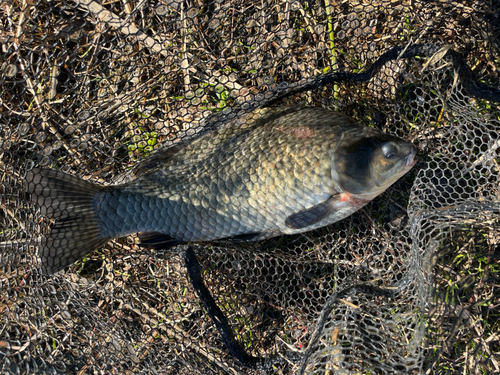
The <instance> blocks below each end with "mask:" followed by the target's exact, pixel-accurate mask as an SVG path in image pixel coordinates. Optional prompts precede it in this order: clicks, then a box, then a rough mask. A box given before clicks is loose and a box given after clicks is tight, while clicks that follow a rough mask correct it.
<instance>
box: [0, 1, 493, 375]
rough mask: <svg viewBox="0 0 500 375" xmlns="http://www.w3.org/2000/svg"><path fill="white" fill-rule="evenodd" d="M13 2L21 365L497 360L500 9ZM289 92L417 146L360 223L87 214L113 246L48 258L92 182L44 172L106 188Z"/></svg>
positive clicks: (462, 369)
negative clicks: (162, 227) (121, 228)
mask: <svg viewBox="0 0 500 375" xmlns="http://www.w3.org/2000/svg"><path fill="white" fill-rule="evenodd" d="M0 9H1V10H0V12H1V18H0V21H1V29H0V30H1V31H0V37H1V39H2V51H1V53H0V63H1V66H0V80H1V81H0V82H1V85H0V134H1V138H0V177H1V185H0V191H1V206H0V207H1V211H0V218H1V219H0V266H1V268H0V368H1V370H2V372H3V373H8V374H34V373H40V374H42V373H43V374H55V373H61V374H101V373H102V374H108V373H113V374H114V373H116V374H131V373H141V374H142V373H146V374H291V373H304V374H383V373H385V374H418V373H422V374H430V373H436V374H441V373H443V374H444V373H450V374H455V373H460V374H486V373H498V372H499V371H500V336H499V334H498V332H499V330H500V320H499V311H500V290H499V285H500V276H499V275H500V245H499V239H500V225H499V223H500V192H499V185H500V182H499V181H500V180H499V178H500V166H499V164H500V151H499V150H500V137H499V129H500V120H499V118H500V117H499V115H500V111H499V108H498V103H499V102H500V92H499V90H498V85H499V75H498V69H499V67H500V64H499V61H500V38H499V35H500V7H499V4H498V3H497V2H495V1H476V2H472V1H463V2H457V1H439V2H421V1H361V0H360V1H334V0H324V1H321V2H316V1H301V2H299V1H291V0H290V1H289V0H284V1H275V0H260V1H252V0H250V1H245V0H235V1H231V2H225V1H220V0H208V1H198V0H186V1H177V0H162V1H145V0H138V1H127V0H124V1H114V2H100V1H92V0H74V1H40V2H36V1H33V0H22V1H12V2H3V3H2V6H1V8H0ZM284 106H292V107H298V106H308V107H328V108H331V109H333V110H336V111H339V112H342V113H344V114H347V115H349V116H351V117H353V118H354V119H356V120H357V121H358V122H359V123H361V124H363V125H366V126H370V127H373V128H377V129H380V130H382V131H383V132H384V133H389V134H392V135H394V136H397V137H399V138H401V139H404V140H406V141H408V142H411V143H412V144H413V145H414V146H415V147H417V148H418V149H419V156H418V162H417V164H416V165H415V166H414V167H413V168H412V169H411V171H410V172H409V173H407V174H406V175H405V176H404V177H402V178H400V179H399V180H398V181H397V182H395V183H394V184H393V185H392V186H391V187H389V188H388V189H387V191H386V192H384V193H383V194H381V195H380V196H378V197H377V198H375V199H373V200H372V201H370V203H368V204H367V205H366V206H364V207H363V208H361V209H360V210H358V211H357V212H355V213H354V214H352V215H350V216H349V217H347V218H346V219H343V220H341V221H337V222H335V223H333V224H331V225H328V226H321V227H319V228H316V229H314V230H312V231H307V232H305V233H301V234H295V235H281V236H276V237H273V238H268V239H263V240H259V241H250V242H235V241H218V242H214V241H211V242H210V241H208V242H194V243H190V244H187V245H186V244H180V245H176V244H173V245H176V246H173V247H169V246H158V245H157V246H152V247H155V248H148V247H144V246H139V245H138V244H139V243H140V242H143V243H144V242H145V241H146V242H147V238H146V239H144V238H141V239H140V238H138V237H137V236H136V235H135V234H132V235H129V236H125V237H123V236H122V237H120V238H116V239H112V240H111V241H109V242H106V241H107V239H106V241H104V242H103V241H98V240H96V238H97V237H96V236H95V234H94V233H93V232H92V230H90V229H88V228H90V227H89V226H87V224H88V223H87V219H88V218H89V217H90V216H91V214H90V211H89V212H87V211H85V212H83V214H82V216H81V222H80V223H79V224H78V225H81V226H79V227H78V228H79V229H82V230H80V231H79V232H78V235H75V236H74V237H71V238H69V239H68V241H74V242H78V243H80V244H82V246H84V245H83V244H86V245H88V244H90V245H92V246H94V245H95V251H92V252H91V253H89V254H85V256H83V255H84V254H81V255H82V256H81V257H79V258H78V259H77V260H76V262H73V261H72V262H71V263H70V264H71V265H70V266H69V267H65V268H64V269H63V270H62V271H60V272H58V273H55V274H50V272H47V271H50V266H49V268H47V263H46V262H47V260H46V255H47V254H45V253H44V252H43V251H44V250H43V248H44V246H45V245H44V244H46V243H47V242H44V241H47V240H46V238H50V237H49V236H50V233H51V231H52V230H54V228H57V225H58V224H57V223H58V222H59V223H61V222H63V223H64V222H65V220H66V219H68V218H70V217H71V215H72V213H73V212H76V211H77V210H78V207H79V206H78V205H79V204H81V205H82V206H83V205H84V204H85V202H87V201H86V200H85V199H87V200H89V199H90V198H85V197H86V196H85V195H84V194H83V193H81V194H80V192H79V190H72V191H70V192H69V193H67V194H68V195H71V196H74V197H76V199H78V202H79V203H78V202H77V203H75V204H74V206H68V207H66V206H64V207H63V208H64V209H65V211H64V212H66V214H57V213H54V212H53V211H54V210H56V209H54V205H53V204H52V203H50V202H55V201H57V200H58V199H60V198H61V196H60V195H57V194H56V195H55V196H46V197H44V199H42V200H40V199H38V198H36V197H35V198H33V196H32V195H36V194H37V188H36V187H34V185H37V184H38V185H37V186H42V185H43V184H45V183H48V182H47V181H46V180H43V178H42V179H40V177H36V176H39V173H40V170H60V171H62V172H65V173H67V174H68V175H73V176H78V177H81V178H83V179H84V180H88V181H90V182H92V183H96V184H97V185H94V184H91V183H90V182H88V183H87V184H86V185H85V184H84V183H82V184H83V186H87V187H90V186H92V188H93V189H96V190H95V191H96V192H97V193H96V194H101V193H100V192H101V191H102V189H106V188H103V186H110V185H113V184H119V183H127V182H130V181H134V178H137V177H140V176H141V174H142V173H143V171H144V169H147V168H150V167H151V168H153V167H156V166H158V165H161V164H162V163H163V162H165V160H167V161H168V160H170V159H169V158H174V159H175V158H176V155H178V154H179V153H181V154H182V152H184V151H183V150H185V148H186V147H189V145H191V144H192V142H196V140H199V139H203V137H207V134H208V136H210V134H212V133H211V132H217V131H218V130H219V129H221V128H222V129H240V128H241V127H242V126H244V124H245V123H247V122H248V121H249V120H248V119H249V118H253V116H256V118H257V119H258V118H259V116H260V114H261V113H263V111H264V110H265V109H266V108H269V107H277V108H281V107H284ZM278 112H279V109H278ZM279 118H280V117H279V116H278V120H279ZM242 124H243V125H242ZM299 135H301V134H299ZM200 137H201V138H200ZM160 148H161V151H160V152H159V153H158V152H155V151H157V150H158V149H160ZM165 150H166V151H165ZM165 154H166V155H168V158H167V157H166V156H165ZM189 155H190V158H191V159H192V160H197V158H199V159H200V160H201V159H202V158H204V157H206V154H205V153H203V152H201V154H193V153H191V154H189ZM178 159H179V158H178ZM181 159H182V158H181ZM190 161H191V160H189V161H187V162H190ZM180 162H182V160H181V161H179V163H180ZM134 166H138V167H135V168H133V167H134ZM39 168H42V169H39ZM44 173H49V172H44ZM54 173H55V172H54ZM190 173H194V174H196V173H197V172H196V169H191V170H190ZM256 173H257V172H256ZM230 178H232V179H234V178H238V176H237V175H235V176H231V177H230ZM67 179H68V180H69V181H73V179H72V178H71V177H67ZM75 180H76V179H75ZM43 181H45V182H43ZM78 181H80V180H78ZM30 183H31V184H32V186H31V187H30ZM189 189H196V187H195V186H194V187H193V186H191V187H190V188H189ZM189 189H188V190H189ZM42 190H43V189H42ZM84 190H85V189H84ZM53 191H57V190H53ZM29 192H32V193H33V194H30V193H29ZM38 193H40V190H38ZM70 193H71V194H70ZM42 194H43V193H42ZM61 199H62V198H61ZM92 202H94V201H92ZM87 203H88V202H87ZM89 204H90V203H89ZM61 207H62V206H59V208H61ZM56 211H57V210H56ZM139 211H140V210H139ZM59 212H60V210H59ZM136 214H137V215H139V216H140V215H141V213H140V212H139V213H136ZM283 219H284V218H283ZM71 228H73V227H71ZM71 228H70V229H71ZM71 230H72V229H71ZM67 233H72V232H70V230H69V229H68V232H67ZM65 240H66V239H65ZM169 240H170V239H165V242H168V241H169ZM101 242H102V243H101ZM165 242H163V244H165ZM171 245H172V244H171ZM65 246H67V243H66V242H64V241H63V242H61V243H57V246H53V247H54V248H56V247H57V248H58V249H61V248H62V249H63V251H64V249H65ZM150 247H151V246H150ZM54 251H55V250H54ZM44 257H45V258H44ZM44 259H45V260H44ZM44 262H45V263H44ZM54 264H55V263H54ZM54 264H53V263H51V265H54ZM44 267H45V268H44ZM55 267H56V266H55V265H54V269H53V270H55Z"/></svg>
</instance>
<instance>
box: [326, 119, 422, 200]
mask: <svg viewBox="0 0 500 375" xmlns="http://www.w3.org/2000/svg"><path fill="white" fill-rule="evenodd" d="M416 154H417V149H416V148H415V147H414V146H413V145H412V144H411V143H409V142H406V141H404V140H402V139H400V138H398V137H395V136H392V135H389V134H386V133H383V132H381V131H379V130H377V129H373V128H366V129H363V131H360V132H358V133H357V134H355V133H351V134H346V135H345V136H344V137H343V139H342V141H341V142H340V144H339V146H338V147H337V149H336V150H335V152H334V155H333V163H332V175H333V179H334V181H335V182H336V183H337V185H338V186H339V187H340V189H341V190H342V191H344V192H346V193H349V194H353V195H357V196H359V197H360V198H361V197H362V198H365V199H367V200H370V199H373V198H374V197H376V196H377V195H379V194H381V193H382V192H384V191H385V190H386V189H387V188H388V187H389V186H391V185H392V184H393V183H394V182H396V181H397V180H398V179H399V178H401V177H402V176H403V175H404V174H406V173H407V172H408V171H409V170H410V169H411V168H412V167H413V166H414V165H415V163H416Z"/></svg>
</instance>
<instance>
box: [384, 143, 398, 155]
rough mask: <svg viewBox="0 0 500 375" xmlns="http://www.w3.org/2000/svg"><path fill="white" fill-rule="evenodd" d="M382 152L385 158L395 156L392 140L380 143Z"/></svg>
mask: <svg viewBox="0 0 500 375" xmlns="http://www.w3.org/2000/svg"><path fill="white" fill-rule="evenodd" d="M382 152H383V153H384V156H385V157H386V158H387V159H392V158H393V157H395V156H396V147H394V144H393V143H392V142H386V143H384V144H383V145H382Z"/></svg>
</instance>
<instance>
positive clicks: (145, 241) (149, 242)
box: [137, 232, 182, 250]
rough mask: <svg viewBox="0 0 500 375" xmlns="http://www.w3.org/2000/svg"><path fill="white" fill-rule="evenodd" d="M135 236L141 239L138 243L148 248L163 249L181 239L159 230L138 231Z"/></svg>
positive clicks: (178, 242)
mask: <svg viewBox="0 0 500 375" xmlns="http://www.w3.org/2000/svg"><path fill="white" fill-rule="evenodd" d="M137 236H138V237H139V240H140V241H141V242H140V243H139V244H138V245H139V246H143V247H147V248H149V249H156V250H164V249H168V248H169V247H172V246H175V245H179V244H181V243H182V241H179V240H177V239H175V238H172V237H170V236H169V235H168V234H165V233H161V232H140V233H138V234H137Z"/></svg>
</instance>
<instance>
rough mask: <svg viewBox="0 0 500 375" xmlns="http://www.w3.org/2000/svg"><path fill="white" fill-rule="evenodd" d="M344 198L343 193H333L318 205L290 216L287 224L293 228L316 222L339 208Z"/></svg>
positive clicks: (300, 227)
mask: <svg viewBox="0 0 500 375" xmlns="http://www.w3.org/2000/svg"><path fill="white" fill-rule="evenodd" d="M342 198H343V196H342V194H336V195H332V196H330V198H328V199H327V200H326V201H324V202H322V203H320V204H317V205H316V206H313V207H311V208H308V209H307V210H303V211H299V212H297V213H295V214H292V215H290V216H288V217H287V218H286V220H285V224H286V225H287V226H288V227H290V228H292V229H302V228H306V227H308V226H310V225H313V224H316V223H318V222H320V221H321V220H323V219H324V218H326V217H328V216H329V215H330V214H332V213H333V212H334V211H336V210H338V209H339V203H342Z"/></svg>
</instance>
